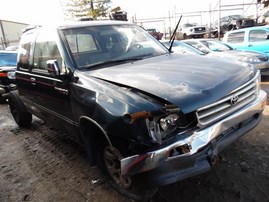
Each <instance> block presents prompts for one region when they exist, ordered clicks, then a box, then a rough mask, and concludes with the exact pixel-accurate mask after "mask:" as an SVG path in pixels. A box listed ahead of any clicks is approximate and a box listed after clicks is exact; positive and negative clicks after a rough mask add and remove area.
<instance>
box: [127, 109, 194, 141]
mask: <svg viewBox="0 0 269 202" xmlns="http://www.w3.org/2000/svg"><path fill="white" fill-rule="evenodd" d="M123 119H124V121H125V122H126V123H129V124H135V122H136V121H138V120H142V119H143V120H145V124H146V128H147V131H148V135H149V136H150V137H151V139H152V142H154V143H158V144H161V143H162V141H163V139H165V138H166V137H167V136H168V135H171V136H173V135H174V134H177V135H178V134H181V133H183V132H185V131H186V130H189V129H190V128H192V127H195V126H197V117H196V114H195V113H194V112H193V113H189V114H183V113H182V112H181V111H180V109H179V108H177V107H176V106H174V105H165V107H164V108H163V109H162V110H160V111H155V112H148V111H140V112H135V113H132V114H125V115H124V116H123Z"/></svg>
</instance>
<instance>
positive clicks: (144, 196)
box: [96, 141, 157, 201]
mask: <svg viewBox="0 0 269 202" xmlns="http://www.w3.org/2000/svg"><path fill="white" fill-rule="evenodd" d="M100 144H101V146H100ZM97 147H98V148H99V151H97V152H96V154H97V164H98V166H99V167H100V169H102V171H103V172H104V173H105V174H106V176H107V177H108V179H109V183H110V184H111V185H112V187H113V188H114V189H116V190H117V191H118V192H119V193H121V194H122V195H124V196H126V197H128V198H130V199H133V200H138V201H147V200H149V199H150V198H152V196H153V195H154V194H155V193H156V191H157V189H150V190H144V189H143V190H142V189H140V188H139V184H137V183H135V182H134V181H133V177H132V176H124V175H121V170H120V160H121V159H122V158H123V155H122V153H121V152H120V151H119V150H118V149H116V148H115V147H113V146H111V145H108V144H106V143H104V141H103V142H99V143H98V146H97ZM123 147H124V146H123Z"/></svg>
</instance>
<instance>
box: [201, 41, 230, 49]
mask: <svg viewBox="0 0 269 202" xmlns="http://www.w3.org/2000/svg"><path fill="white" fill-rule="evenodd" d="M201 43H203V44H204V45H205V46H207V47H208V48H209V49H210V50H212V51H229V50H233V49H232V48H231V47H230V46H228V45H227V44H225V43H222V42H220V41H213V40H212V41H201Z"/></svg>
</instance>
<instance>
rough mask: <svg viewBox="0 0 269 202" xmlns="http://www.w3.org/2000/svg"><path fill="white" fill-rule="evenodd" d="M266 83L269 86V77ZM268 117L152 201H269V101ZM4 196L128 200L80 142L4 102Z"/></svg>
mask: <svg viewBox="0 0 269 202" xmlns="http://www.w3.org/2000/svg"><path fill="white" fill-rule="evenodd" d="M262 88H263V89H265V90H266V91H267V92H269V82H263V83H262ZM263 114H264V118H263V120H262V122H261V123H260V124H259V125H258V126H257V127H256V128H255V129H254V130H252V131H251V132H249V133H248V134H246V135H245V136H243V137H242V138H241V139H240V140H238V141H237V142H236V143H235V144H234V145H232V146H231V147H229V148H228V149H227V150H226V151H224V152H223V153H222V155H221V156H220V161H219V162H218V163H217V164H216V165H215V166H214V167H213V169H212V170H211V171H209V172H207V173H204V174H202V175H199V176H196V177H193V178H191V179H187V180H184V181H181V182H179V183H176V184H172V185H169V186H165V187H161V188H159V191H158V192H157V194H156V196H154V198H153V199H152V202H172V201H173V202H179V201H181V202H189V201H190V202H196V201H197V202H198V201H199V202H205V201H206V202H208V201H218V202H227V201H229V202H245V201H249V202H268V201H269V134H268V130H269V105H267V106H266V109H265V110H264V113H263ZM0 201H1V202H13V201H14V202H17V201H38V202H47V201H49V202H52V201H55V202H56V201H57V202H86V201H91V202H106V201H109V202H127V201H130V200H129V199H127V198H125V197H123V196H121V195H120V194H118V193H117V192H116V191H114V189H112V188H111V187H110V185H109V184H108V183H107V182H106V181H105V180H104V178H103V177H102V175H101V173H100V171H99V170H98V168H96V167H90V166H89V164H88V163H87V160H86V156H85V153H84V151H83V149H82V148H81V146H80V145H78V144H76V143H75V142H73V141H72V140H70V139H69V138H68V136H67V135H66V134H63V133H61V132H59V131H55V130H53V129H51V128H50V127H49V126H47V125H46V124H44V123H43V121H41V120H39V119H37V118H35V119H34V121H33V125H32V127H31V128H30V129H21V128H19V127H18V126H17V125H16V124H15V122H14V121H13V119H12V117H11V114H10V112H9V108H8V105H7V104H2V105H0Z"/></svg>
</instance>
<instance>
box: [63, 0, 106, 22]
mask: <svg viewBox="0 0 269 202" xmlns="http://www.w3.org/2000/svg"><path fill="white" fill-rule="evenodd" d="M110 3H111V0H69V1H68V3H67V4H66V5H65V14H66V16H67V18H69V19H70V18H71V19H78V18H83V17H90V18H93V19H95V20H96V19H99V18H105V17H107V16H108V10H109V9H110Z"/></svg>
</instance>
